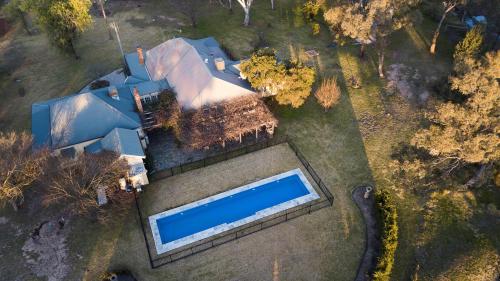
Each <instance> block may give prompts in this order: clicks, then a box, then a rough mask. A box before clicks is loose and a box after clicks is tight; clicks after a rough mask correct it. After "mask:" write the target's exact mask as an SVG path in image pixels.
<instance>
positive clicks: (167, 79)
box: [125, 37, 255, 109]
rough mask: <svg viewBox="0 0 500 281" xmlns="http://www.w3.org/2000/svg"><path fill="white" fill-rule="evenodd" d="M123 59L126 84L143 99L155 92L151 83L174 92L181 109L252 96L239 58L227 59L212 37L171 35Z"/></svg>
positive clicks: (153, 94)
mask: <svg viewBox="0 0 500 281" xmlns="http://www.w3.org/2000/svg"><path fill="white" fill-rule="evenodd" d="M125 61H126V63H127V67H128V69H129V71H130V76H129V77H128V78H127V82H126V83H128V84H131V85H135V86H137V87H138V88H139V94H140V95H141V97H142V98H143V100H144V101H146V102H147V101H148V100H147V99H148V98H149V99H151V100H154V98H155V97H156V95H157V93H158V91H155V88H154V87H155V86H153V85H154V84H157V85H158V86H157V88H158V89H160V88H162V89H167V88H168V89H171V90H172V91H173V92H175V93H176V95H177V101H178V102H179V105H180V106H181V107H182V108H184V109H196V108H200V107H202V106H204V105H208V104H214V103H217V102H221V101H225V100H228V99H232V98H236V97H241V96H244V95H255V92H254V91H253V90H252V88H251V87H250V84H249V83H248V82H247V81H246V80H245V79H243V78H242V77H241V76H240V70H239V61H233V60H231V59H229V57H228V56H227V55H226V54H225V53H224V51H223V50H222V49H221V47H220V45H219V43H217V41H215V39H214V38H212V37H208V38H204V39H199V40H191V39H187V38H175V39H171V40H168V41H166V42H164V43H162V44H160V45H158V46H156V47H154V48H152V49H151V50H149V51H147V52H145V53H144V52H143V50H142V49H141V48H138V49H137V51H136V52H134V53H131V54H128V55H126V56H125ZM159 84H161V85H159ZM142 88H145V89H142ZM146 88H147V89H146ZM151 93H152V94H151Z"/></svg>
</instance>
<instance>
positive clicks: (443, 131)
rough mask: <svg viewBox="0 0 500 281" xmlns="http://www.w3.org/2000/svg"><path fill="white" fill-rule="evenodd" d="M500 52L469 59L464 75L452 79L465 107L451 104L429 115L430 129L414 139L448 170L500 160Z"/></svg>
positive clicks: (453, 87)
mask: <svg viewBox="0 0 500 281" xmlns="http://www.w3.org/2000/svg"><path fill="white" fill-rule="evenodd" d="M498 77H500V52H496V53H489V54H487V55H486V57H485V58H484V59H483V60H480V61H474V60H469V63H468V69H467V70H466V71H465V73H464V74H462V75H459V76H456V77H452V78H451V86H452V89H454V90H457V91H459V92H460V93H461V94H462V95H465V96H466V97H467V100H466V101H465V102H464V103H462V104H454V103H451V102H448V103H445V104H442V105H440V106H438V108H437V111H436V112H434V113H432V114H429V115H428V119H429V121H430V122H431V125H430V127H429V128H425V129H421V130H420V131H418V132H417V133H416V135H415V137H414V138H413V140H412V144H413V145H414V146H416V147H417V148H420V149H424V150H426V151H428V152H429V153H430V155H432V156H434V157H437V158H439V159H440V160H441V162H442V163H443V164H448V165H447V166H448V168H450V169H453V168H454V167H456V166H457V165H460V164H463V163H467V164H488V163H491V162H493V161H498V160H499V159H500V136H499V133H500V112H499V110H498V109H499V108H500V94H499V92H498V89H500V83H499V81H498Z"/></svg>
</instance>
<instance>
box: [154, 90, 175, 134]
mask: <svg viewBox="0 0 500 281" xmlns="http://www.w3.org/2000/svg"><path fill="white" fill-rule="evenodd" d="M155 117H156V120H157V122H158V123H160V124H161V126H162V127H163V128H164V129H166V130H172V132H173V133H174V136H175V138H176V139H177V140H180V138H181V108H180V106H179V103H178V102H177V99H176V98H175V94H174V93H173V92H163V93H161V95H160V102H159V104H158V105H157V110H156V113H155Z"/></svg>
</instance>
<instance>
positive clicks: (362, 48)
mask: <svg viewBox="0 0 500 281" xmlns="http://www.w3.org/2000/svg"><path fill="white" fill-rule="evenodd" d="M365 49H366V45H365V44H364V43H361V45H360V48H359V57H360V58H364V57H365Z"/></svg>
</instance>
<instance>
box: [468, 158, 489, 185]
mask: <svg viewBox="0 0 500 281" xmlns="http://www.w3.org/2000/svg"><path fill="white" fill-rule="evenodd" d="M487 168H488V165H486V164H483V165H481V167H480V168H479V170H477V171H476V174H475V175H474V176H473V177H472V178H471V179H470V180H469V181H467V183H466V184H465V186H466V187H467V188H471V187H474V186H475V185H476V184H478V183H479V182H480V181H481V180H482V178H483V176H484V173H485V172H486V170H487Z"/></svg>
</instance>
